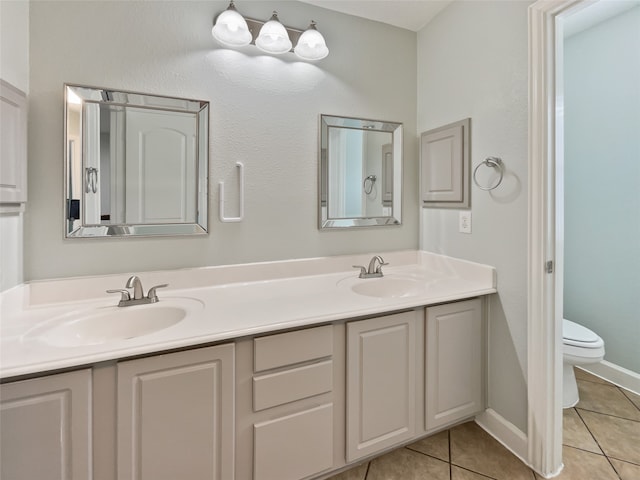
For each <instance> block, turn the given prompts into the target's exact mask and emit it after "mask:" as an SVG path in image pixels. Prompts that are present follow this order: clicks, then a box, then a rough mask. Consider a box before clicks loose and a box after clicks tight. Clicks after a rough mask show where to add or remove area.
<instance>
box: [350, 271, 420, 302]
mask: <svg viewBox="0 0 640 480" xmlns="http://www.w3.org/2000/svg"><path fill="white" fill-rule="evenodd" d="M338 284H339V285H340V284H344V286H347V287H348V288H350V289H351V290H352V291H353V292H354V293H357V294H358V295H365V296H367V297H378V298H399V297H410V296H416V295H422V294H425V293H426V292H427V283H426V282H424V281H423V280H419V279H416V278H411V277H403V276H397V275H388V276H384V277H379V278H357V277H356V278H355V279H352V278H349V279H345V280H341V281H340V282H338Z"/></svg>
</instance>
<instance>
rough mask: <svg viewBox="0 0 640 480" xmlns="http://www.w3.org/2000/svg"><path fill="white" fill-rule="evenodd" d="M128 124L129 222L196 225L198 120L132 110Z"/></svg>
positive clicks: (175, 113)
mask: <svg viewBox="0 0 640 480" xmlns="http://www.w3.org/2000/svg"><path fill="white" fill-rule="evenodd" d="M126 122H127V127H126V132H127V134H126V138H127V145H126V192H125V195H126V223H128V224H132V223H148V224H149V223H150V224H157V223H185V222H189V223H193V222H195V221H196V196H197V193H198V188H197V187H198V185H197V176H196V173H197V172H196V162H197V158H196V132H197V122H196V118H195V116H194V115H193V114H190V113H184V114H181V113H178V112H162V111H157V110H145V109H136V108H128V109H127V114H126Z"/></svg>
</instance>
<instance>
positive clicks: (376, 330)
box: [347, 312, 420, 462]
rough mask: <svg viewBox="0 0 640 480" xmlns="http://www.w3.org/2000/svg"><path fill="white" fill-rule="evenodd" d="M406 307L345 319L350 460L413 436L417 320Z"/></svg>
mask: <svg viewBox="0 0 640 480" xmlns="http://www.w3.org/2000/svg"><path fill="white" fill-rule="evenodd" d="M419 318H420V313H419V312H406V313H400V314H396V315H390V316H387V317H380V318H373V319H370V320H362V321H358V322H351V323H349V324H347V461H348V462H351V461H353V460H355V459H358V458H360V457H364V456H366V455H370V454H372V453H375V452H377V451H379V450H382V449H384V448H386V447H389V446H392V445H395V444H397V443H399V442H402V441H403V440H409V439H411V438H412V437H414V435H415V402H416V400H415V398H416V395H415V367H416V344H415V342H416V336H415V332H416V322H417V321H418V319H419Z"/></svg>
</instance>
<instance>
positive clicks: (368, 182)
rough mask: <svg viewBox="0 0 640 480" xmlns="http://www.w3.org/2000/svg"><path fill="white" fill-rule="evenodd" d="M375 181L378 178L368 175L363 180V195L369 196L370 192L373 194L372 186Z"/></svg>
mask: <svg viewBox="0 0 640 480" xmlns="http://www.w3.org/2000/svg"><path fill="white" fill-rule="evenodd" d="M377 179H378V177H376V176H375V175H369V176H368V177H367V178H365V179H364V181H363V182H362V188H364V193H366V194H367V195H369V194H371V192H373V186H374V185H375V184H376V180H377Z"/></svg>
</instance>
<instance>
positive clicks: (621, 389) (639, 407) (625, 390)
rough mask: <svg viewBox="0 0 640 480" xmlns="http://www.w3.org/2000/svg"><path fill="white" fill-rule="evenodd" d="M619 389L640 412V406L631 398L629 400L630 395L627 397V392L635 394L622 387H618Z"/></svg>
mask: <svg viewBox="0 0 640 480" xmlns="http://www.w3.org/2000/svg"><path fill="white" fill-rule="evenodd" d="M618 389H619V390H620V391H621V392H622V395H624V396H625V397H626V398H627V399H628V400H629V401H630V402H631V404H632V405H633V406H634V407H636V409H637V410H638V411H640V405H636V403H635V402H634V401H633V400H631V398H629V395H627V394H626V393H625V392H629V393H634V392H631V391H630V390H627V389H625V388H622V387H618Z"/></svg>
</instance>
